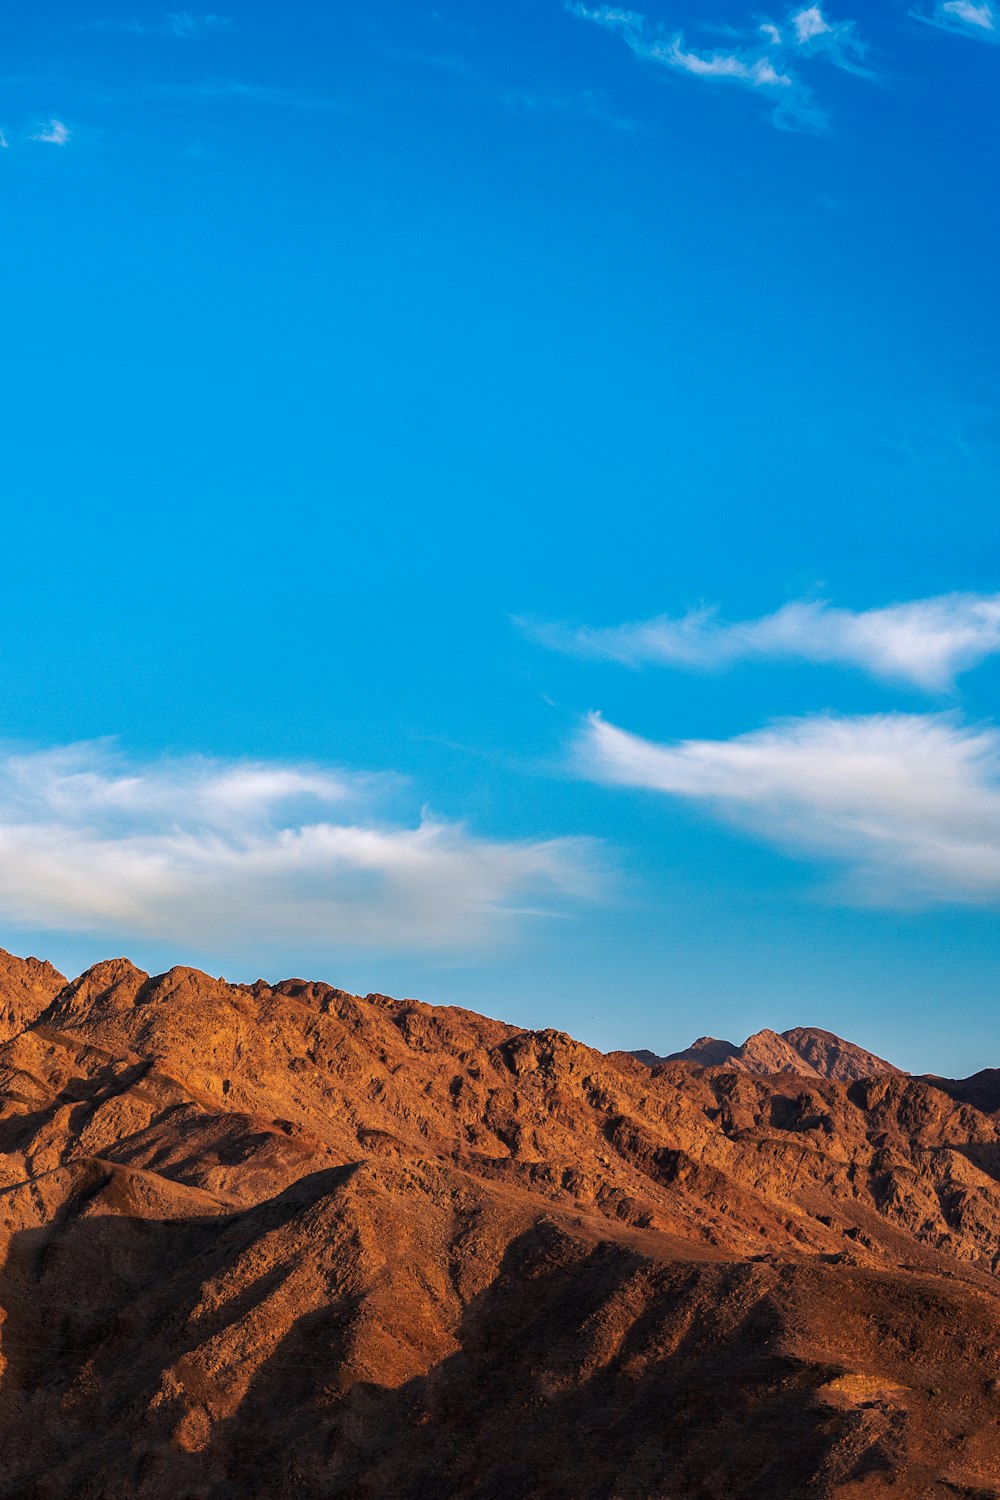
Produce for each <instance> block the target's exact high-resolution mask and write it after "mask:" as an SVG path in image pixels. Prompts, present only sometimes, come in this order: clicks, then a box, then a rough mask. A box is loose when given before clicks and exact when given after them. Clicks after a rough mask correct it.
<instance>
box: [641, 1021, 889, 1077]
mask: <svg viewBox="0 0 1000 1500" xmlns="http://www.w3.org/2000/svg"><path fill="white" fill-rule="evenodd" d="M632 1056H633V1057H636V1058H638V1060H639V1061H640V1062H644V1063H646V1064H647V1065H648V1066H649V1067H655V1066H656V1065H657V1064H658V1063H664V1062H687V1063H695V1064H697V1065H698V1066H699V1067H704V1068H718V1067H727V1068H736V1069H738V1070H739V1071H740V1072H744V1073H761V1074H765V1075H773V1074H776V1073H797V1074H799V1075H801V1076H802V1077H804V1078H832V1079H835V1080H836V1081H837V1082H839V1083H852V1082H854V1081H855V1080H856V1079H859V1078H873V1077H877V1076H880V1075H883V1074H896V1075H899V1074H901V1073H902V1069H901V1068H897V1067H896V1066H895V1064H894V1063H890V1062H886V1060H885V1058H883V1057H878V1056H877V1055H876V1054H875V1053H874V1052H869V1051H868V1049H867V1047H860V1046H858V1044H857V1043H856V1042H848V1041H845V1040H844V1038H843V1037H839V1036H837V1035H836V1033H835V1032H832V1031H824V1030H823V1029H822V1028H821V1027H818V1026H792V1027H790V1028H789V1030H788V1031H772V1030H771V1028H770V1027H767V1026H765V1027H764V1028H763V1029H762V1030H760V1031H755V1032H754V1033H753V1034H752V1035H751V1036H748V1037H747V1039H746V1041H745V1042H744V1043H743V1045H742V1046H740V1047H737V1046H735V1045H734V1044H733V1043H732V1042H726V1041H720V1040H718V1039H717V1038H716V1037H711V1036H701V1037H698V1039H697V1041H694V1042H692V1043H691V1045H690V1047H685V1048H684V1049H683V1050H682V1051H680V1052H670V1053H668V1054H667V1056H666V1057H660V1056H658V1055H657V1054H656V1053H654V1052H649V1051H647V1050H645V1049H643V1050H641V1051H636V1052H633V1053H632Z"/></svg>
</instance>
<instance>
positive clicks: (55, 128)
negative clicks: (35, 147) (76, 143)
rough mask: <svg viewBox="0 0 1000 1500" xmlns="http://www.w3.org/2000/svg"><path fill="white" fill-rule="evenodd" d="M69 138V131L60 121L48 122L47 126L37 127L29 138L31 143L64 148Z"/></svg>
mask: <svg viewBox="0 0 1000 1500" xmlns="http://www.w3.org/2000/svg"><path fill="white" fill-rule="evenodd" d="M69 138H70V132H69V129H68V127H67V126H65V125H64V124H63V122H62V120H49V121H48V123H47V124H45V125H39V127H38V129H37V131H36V132H35V134H34V135H33V136H32V137H31V139H32V140H33V141H44V142H45V144H46V145H48V146H65V144H66V142H67V141H68V140H69Z"/></svg>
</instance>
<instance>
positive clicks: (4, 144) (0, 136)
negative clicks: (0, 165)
mask: <svg viewBox="0 0 1000 1500" xmlns="http://www.w3.org/2000/svg"><path fill="white" fill-rule="evenodd" d="M9 150H10V141H8V139H7V137H6V136H5V135H4V133H3V131H2V130H0V151H9Z"/></svg>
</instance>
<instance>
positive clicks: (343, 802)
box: [0, 742, 597, 950]
mask: <svg viewBox="0 0 1000 1500" xmlns="http://www.w3.org/2000/svg"><path fill="white" fill-rule="evenodd" d="M398 792H399V784H398V783H395V782H393V781H392V779H391V778H386V777H364V776H354V775H352V776H346V775H343V774H341V773H339V772H333V771H328V770H324V769H322V768H317V767H310V766H295V765H282V764H273V763H266V762H264V763H244V762H236V763H227V762H221V761H215V760H208V759H201V758H187V759H175V760H161V761H153V762H145V763H143V762H136V761H129V760H127V759H125V758H124V757H122V756H120V755H118V754H116V753H115V752H114V750H113V748H112V747H111V746H109V745H108V744H107V743H103V742H102V743H96V744H95V743H88V744H83V745H74V746H69V747H66V748H60V749H52V750H34V751H18V750H11V749H9V748H8V749H5V750H4V749H0V917H2V918H3V920H4V921H6V922H9V923H13V924H19V925H22V926H30V927H37V928H48V929H58V930H67V931H79V932H93V933H100V934H108V935H111V934H115V935H120V936H122V937H132V936H139V937H156V938H160V939H165V940H171V941H183V942H186V943H191V944H198V943H199V942H203V943H205V944H211V945H212V946H215V947H217V946H220V945H224V944H225V943H227V942H229V941H232V940H239V941H242V942H251V943H253V944H255V945H257V946H259V945H261V944H274V943H280V942H281V941H284V940H287V939H295V940H308V941H310V942H311V943H313V944H321V943H324V942H327V943H331V944H333V943H336V944H338V945H340V946H342V947H343V946H349V945H355V946H365V945H378V946H379V947H386V946H392V945H406V946H407V947H411V948H424V949H431V950H446V949H464V948H468V947H470V946H472V945H476V944H481V943H482V942H484V941H488V940H489V939H491V938H495V937H497V936H498V935H500V934H501V933H502V931H503V929H504V928H505V927H507V926H509V924H510V922H511V920H512V918H513V917H514V915H515V914H516V913H517V912H518V911H522V910H523V909H524V906H525V903H529V904H533V903H535V902H537V901H539V900H541V901H546V900H551V899H553V898H554V899H555V900H556V902H557V904H558V903H559V902H560V901H565V899H566V898H568V897H580V896H585V895H587V894H592V893H593V890H594V888H595V882H596V880H597V871H596V861H595V846H594V845H592V844H590V843H589V842H588V841H587V840H582V839H549V840H537V841H530V840H523V841H517V840H489V839H484V838H477V837H476V836H475V835H474V834H472V833H470V832H469V831H468V829H467V828H466V827H465V826H464V825H462V824H460V823H453V822H447V821H444V820H442V819H439V818H435V817H433V816H431V815H429V814H427V813H425V814H424V815H423V816H422V817H421V818H420V819H419V821H417V822H415V823H410V824H401V823H400V822H398V821H394V820H390V818H389V817H388V816H386V813H385V808H386V806H387V804H388V801H389V799H390V794H393V795H396V794H398Z"/></svg>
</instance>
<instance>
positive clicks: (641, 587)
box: [0, 0, 1000, 1073]
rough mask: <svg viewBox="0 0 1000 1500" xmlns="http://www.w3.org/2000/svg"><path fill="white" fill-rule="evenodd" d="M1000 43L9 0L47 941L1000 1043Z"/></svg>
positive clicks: (677, 10) (572, 1026) (8, 500)
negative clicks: (12, 2)
mask: <svg viewBox="0 0 1000 1500" xmlns="http://www.w3.org/2000/svg"><path fill="white" fill-rule="evenodd" d="M998 40H1000V14H998V12H997V9H996V6H995V4H994V3H993V0H985V3H983V4H982V5H980V4H978V3H973V0H936V3H935V0H927V3H926V4H924V3H916V4H907V3H905V0H903V3H899V4H897V3H893V0H879V3H875V0H866V3H865V5H864V6H860V7H859V6H854V5H849V4H847V0H844V5H843V6H842V7H841V6H840V5H838V6H837V7H836V8H835V7H834V6H833V5H832V4H823V5H822V6H815V5H813V6H806V5H801V4H800V5H798V6H791V7H782V8H780V9H776V10H774V11H773V12H772V11H768V12H763V11H759V10H757V9H753V8H750V7H745V6H742V5H740V4H737V3H735V0H725V3H723V4H719V5H717V6H716V7H715V8H714V10H713V9H712V8H711V7H710V8H709V9H708V10H707V11H706V10H705V9H704V8H703V7H702V8H699V9H695V8H693V7H690V6H689V5H687V3H686V0H677V3H676V4H670V5H668V4H665V3H662V0H658V3H657V4H655V5H654V4H652V3H650V4H649V5H648V6H646V7H645V8H644V9H643V10H642V11H641V12H639V11H632V10H630V9H629V10H625V9H621V8H618V9H613V8H610V7H601V6H597V5H589V6H588V5H582V4H575V5H565V4H563V3H562V0H506V3H503V4H501V3H488V4H487V3H471V0H464V3H462V0H452V3H433V4H430V5H428V6H427V7H424V6H423V5H421V4H418V3H409V4H401V3H398V0H367V3H366V4H365V5H364V6H363V7H358V6H352V5H347V4H343V5H341V4H329V3H328V4H319V3H307V0H302V3H291V4H286V5H284V6H281V7H279V6H277V5H276V4H274V3H273V0H266V3H265V0H260V3H255V4H236V5H231V6H229V5H221V4H220V7H219V10H218V12H216V13H213V12H208V11H202V10H195V11H188V10H169V9H160V8H159V7H156V6H153V5H150V4H148V3H146V0H138V3H134V4H129V3H126V0H114V3H110V4H103V5H98V6H93V7H89V6H86V5H83V4H82V3H81V0H73V3H72V4H71V3H69V0H62V3H56V0H38V3H37V4H36V5H33V6H32V7H31V8H30V11H29V10H27V9H26V8H23V9H22V8H18V10H17V13H14V12H13V11H12V9H11V8H8V12H7V14H5V15H4V16H3V17H2V18H0V56H2V59H3V62H2V69H0V79H2V85H0V131H2V136H0V141H2V142H3V144H2V145H0V212H2V215H3V221H2V230H3V232H2V236H0V267H2V274H3V284H4V287H5V289H6V296H5V307H4V319H3V326H4V351H5V356H6V357H5V359H4V372H3V400H2V406H0V452H2V461H0V495H2V503H3V517H4V535H5V542H6V545H5V547H4V563H3V609H2V617H0V619H2V623H0V684H2V693H0V704H2V716H0V742H2V743H0V945H2V946H5V947H8V948H10V949H12V950H14V951H19V952H27V951H33V952H36V953H39V954H40V955H42V956H46V957H49V958H51V959H52V961H53V962H55V963H57V964H58V965H59V966H60V967H61V968H62V969H63V970H64V971H65V972H70V971H72V972H76V971H78V970H80V969H82V968H83V967H84V966H86V965H87V964H89V963H91V962H93V961H95V960H96V959H98V958H100V957H103V956H106V955H108V954H109V953H112V952H124V953H127V954H129V956H131V957H132V958H133V959H134V960H135V961H136V962H137V963H140V964H141V965H142V966H143V967H146V968H149V969H153V970H155V969H159V968H163V967H166V966H167V965H169V964H171V963H174V962H182V963H193V964H196V965H198V966H200V967H204V968H207V969H209V970H211V971H212V972H215V973H225V974H226V975H227V976H228V977H230V978H234V979H252V978H255V977H257V975H258V974H265V975H267V976H268V977H272V978H277V977H281V976H282V975H285V974H288V973H293V972H298V973H305V974H308V975H310V976H312V977H318V978H324V979H327V980H329V981H330V982H332V983H334V984H338V985H341V986H343V987H345V988H350V989H358V990H361V991H367V990H380V991H384V992H387V993H393V994H407V995H418V996H420V997H421V998H422V999H425V1000H429V1001H433V1002H442V1003H454V1004H461V1005H466V1006H469V1007H471V1008H473V1009H479V1010H483V1011H486V1012H488V1013H491V1014H495V1015H498V1016H502V1017H504V1018H505V1019H508V1020H511V1021H514V1022H515V1023H518V1024H523V1025H526V1026H528V1025H530V1026H544V1025H553V1026H558V1027H561V1028H563V1029H565V1030H567V1031H570V1032H571V1033H573V1034H574V1035H576V1036H578V1037H580V1038H581V1039H582V1040H584V1041H587V1042H590V1043H592V1044H594V1045H596V1046H600V1047H602V1048H612V1047H640V1046H647V1047H650V1048H652V1049H653V1050H655V1051H666V1050H670V1049H672V1048H675V1047H681V1046H683V1045H685V1044H686V1043H687V1042H688V1041H690V1040H691V1038H692V1037H694V1036H695V1035H697V1034H700V1033H704V1032H708V1033H711V1034H714V1035H718V1036H726V1037H728V1038H730V1039H731V1040H734V1041H741V1040H742V1039H743V1037H744V1036H746V1035H747V1034H748V1033H749V1032H751V1031H753V1030H755V1029H758V1028H759V1027H761V1026H773V1027H775V1028H776V1029H782V1028H785V1027H788V1026H792V1025H819V1026H824V1027H828V1028H829V1029H831V1030H834V1031H838V1032H840V1033H841V1034H844V1035H847V1036H850V1037H852V1038H854V1039H855V1040H858V1041H860V1042H862V1043H864V1044H865V1045H866V1046H869V1047H872V1048H873V1049H874V1050H876V1051H879V1052H882V1053H883V1054H885V1055H888V1056H889V1057H891V1058H892V1059H893V1060H894V1061H895V1062H897V1063H899V1064H900V1065H901V1066H904V1067H907V1068H911V1069H913V1070H915V1071H924V1070H933V1071H937V1072H942V1073H967V1072H970V1071H973V1070H974V1069H976V1068H978V1067H982V1066H986V1065H998V1066H1000V1025H998V1024H997V1023H998V1012H1000V943H998V942H997V915H998V908H1000V728H998V726H997V722H996V718H997V701H998V688H1000V568H998V549H997V508H998V506H997V501H998V497H1000V486H998V479H1000V395H998V390H997V368H998V361H997V334H998V321H1000V320H998V316H997V313H998V306H997V303H998V298H997V274H996V266H997V264H998V263H1000V215H998V213H997V207H996V204H997V181H996V177H997V169H996V161H997V152H996V144H997V143H996V135H997V124H996V96H997V75H998V70H1000V46H998V45H997V42H998ZM800 605H801V608H800V607H799V606H800ZM650 622H652V623H650ZM679 622H680V623H679ZM630 626H635V627H636V628H632V629H629V628H623V627H630ZM595 714H596V715H600V717H599V718H593V717H590V716H591V715H595Z"/></svg>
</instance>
